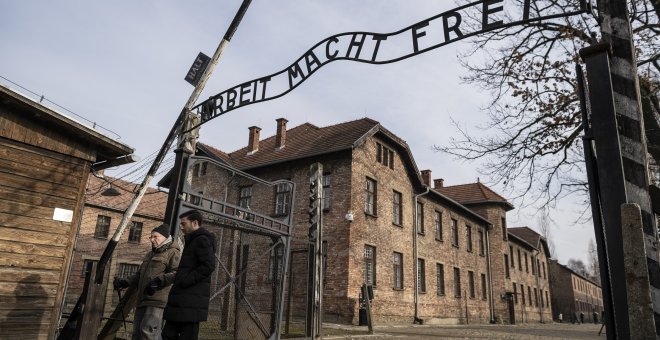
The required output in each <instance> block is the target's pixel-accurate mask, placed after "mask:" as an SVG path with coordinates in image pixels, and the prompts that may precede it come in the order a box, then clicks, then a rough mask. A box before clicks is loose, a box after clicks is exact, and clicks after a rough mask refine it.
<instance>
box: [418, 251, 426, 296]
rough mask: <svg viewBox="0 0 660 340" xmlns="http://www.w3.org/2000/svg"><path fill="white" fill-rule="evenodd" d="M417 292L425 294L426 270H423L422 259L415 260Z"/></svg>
mask: <svg viewBox="0 0 660 340" xmlns="http://www.w3.org/2000/svg"><path fill="white" fill-rule="evenodd" d="M417 291H418V292H420V293H424V292H426V269H425V268H424V259H417Z"/></svg>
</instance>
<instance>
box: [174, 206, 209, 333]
mask: <svg viewBox="0 0 660 340" xmlns="http://www.w3.org/2000/svg"><path fill="white" fill-rule="evenodd" d="M179 218H180V219H181V224H180V225H179V227H180V229H181V232H182V233H183V234H184V235H185V246H184V248H183V253H182V254H181V261H180V262H179V269H178V270H177V273H176V277H175V278H174V284H172V289H171V290H170V295H169V299H168V300H167V306H166V307H165V312H164V314H163V319H164V320H166V321H167V323H166V324H165V328H163V333H162V335H163V339H164V340H168V339H193V340H194V339H197V336H198V333H199V322H200V321H206V318H207V316H208V309H209V296H210V290H211V273H213V271H214V270H215V237H214V236H213V234H211V233H210V232H209V231H208V230H206V229H204V228H202V227H201V225H202V214H201V213H200V212H199V211H197V210H190V211H187V212H185V213H183V214H181V216H179Z"/></svg>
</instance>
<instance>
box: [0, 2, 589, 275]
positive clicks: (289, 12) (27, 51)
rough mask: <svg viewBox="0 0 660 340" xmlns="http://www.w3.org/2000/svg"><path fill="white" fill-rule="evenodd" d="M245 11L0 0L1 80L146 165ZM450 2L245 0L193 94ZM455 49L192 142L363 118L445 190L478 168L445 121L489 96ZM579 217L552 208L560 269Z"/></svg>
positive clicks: (334, 66)
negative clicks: (98, 129) (253, 129)
mask: <svg viewBox="0 0 660 340" xmlns="http://www.w3.org/2000/svg"><path fill="white" fill-rule="evenodd" d="M240 4H241V1H240V0H222V1H219V0H218V1H170V0H167V1H165V0H151V1H147V0H143V1H126V0H119V1H110V2H104V1H86V0H78V1H73V0H58V1H52V0H42V1H36V0H21V1H14V0H0V31H1V32H2V34H1V35H0V76H2V77H5V78H8V79H9V80H11V81H12V82H15V83H17V84H19V85H21V86H23V87H25V88H27V89H29V90H30V91H33V92H35V93H37V94H39V95H44V96H45V98H46V99H48V100H51V101H53V102H56V103H57V104H59V105H61V106H63V107H65V108H67V109H69V110H71V111H73V112H75V113H76V114H78V115H80V116H83V117H85V118H86V119H88V120H90V121H92V122H95V123H96V124H98V125H100V126H102V127H103V128H105V129H108V130H110V131H113V132H114V133H116V134H117V135H114V134H113V133H110V132H107V131H103V132H104V133H106V134H107V135H108V136H111V137H118V138H119V140H120V141H121V142H123V143H126V144H128V145H130V146H132V147H134V148H135V149H136V154H137V155H139V156H142V157H146V156H148V155H149V154H151V153H153V152H154V151H157V150H158V149H159V148H160V146H161V145H162V143H163V141H164V138H165V136H166V135H167V132H168V131H169V130H170V128H171V126H172V124H173V123H174V120H175V118H176V116H177V114H178V113H179V112H180V110H181V108H182V107H183V105H184V104H185V102H186V100H187V99H188V97H189V96H190V94H191V92H192V90H193V87H192V86H191V85H189V84H188V83H186V82H185V81H184V80H183V78H184V76H185V75H186V72H187V70H188V68H189V67H190V65H191V64H192V62H193V60H194V58H195V57H196V56H197V53H198V52H204V53H205V54H206V55H208V56H211V55H213V52H214V51H215V49H216V47H217V45H218V43H219V42H220V39H221V38H222V36H223V35H224V33H225V31H226V29H227V27H228V26H229V23H230V21H231V19H232V18H233V16H234V14H235V13H236V11H237V9H238V7H239V6H240ZM453 7H455V5H454V3H453V2H452V1H447V0H435V1H429V0H399V1H393V0H392V1H383V0H359V1H358V0H353V1H349V0H333V1H327V0H326V1H324V0H306V1H300V0H298V1H292V0H276V1H273V0H254V1H252V4H251V6H250V8H249V9H248V12H247V14H246V16H245V18H244V19H243V22H242V23H241V25H240V27H239V28H238V30H237V32H236V33H235V35H234V37H233V39H232V41H231V43H230V44H229V46H228V48H227V49H226V51H225V53H224V55H223V57H222V59H221V61H220V63H219V65H218V67H216V70H215V72H214V73H213V75H212V76H211V79H210V80H209V82H208V84H207V86H206V89H205V91H204V92H203V94H202V96H201V97H200V98H202V99H203V98H208V97H209V96H211V95H214V94H217V93H220V92H222V91H224V90H226V89H228V88H230V87H233V86H235V85H238V84H240V83H242V82H245V81H248V80H252V79H255V78H258V77H261V76H265V75H269V74H272V73H275V72H278V71H280V70H282V69H284V68H286V67H287V66H288V65H290V64H291V63H293V62H294V61H295V60H296V59H298V58H299V57H300V56H302V55H303V54H304V53H305V52H306V51H307V50H308V49H309V48H311V47H312V46H313V45H314V44H316V43H317V42H319V41H321V40H323V39H325V38H327V37H329V36H331V35H333V34H337V33H343V32H352V31H368V32H381V33H387V32H393V31H396V30H399V29H402V28H404V27H407V26H409V25H411V24H413V23H416V22H419V21H421V20H423V19H426V18H430V17H432V16H434V15H436V14H439V13H441V12H444V11H446V10H448V9H451V8H453ZM464 49H465V45H464V44H463V43H461V42H457V43H454V44H450V45H447V46H444V47H441V48H438V49H435V50H432V51H430V52H426V53H424V54H421V55H418V56H415V57H412V58H409V59H406V60H403V61H400V62H397V63H394V64H386V65H370V64H364V63H356V62H350V61H337V62H333V63H330V64H328V65H326V66H324V67H323V68H321V69H320V70H318V71H317V72H316V73H315V74H314V75H313V76H312V77H310V78H309V79H308V80H307V81H306V82H304V83H303V84H302V85H300V86H299V87H298V88H296V89H295V90H293V91H292V92H291V93H289V94H287V95H286V96H284V97H281V98H279V99H276V100H272V101H268V102H264V103H258V104H254V105H250V106H247V107H243V108H239V109H237V110H235V111H232V112H230V113H228V114H226V115H223V116H221V117H219V118H216V119H214V120H212V121H210V122H209V123H207V124H205V125H204V126H203V127H202V129H201V131H200V136H201V138H200V140H201V141H202V142H204V143H207V144H210V145H213V146H216V147H218V148H220V149H222V150H224V151H227V152H231V151H234V150H236V149H238V148H241V147H243V146H245V145H246V144H247V141H248V127H249V126H252V125H256V126H259V127H261V128H262V131H261V136H262V138H266V137H269V136H271V135H273V134H274V133H275V120H276V119H277V118H280V117H284V118H286V119H288V120H289V123H288V127H294V126H297V125H300V124H303V123H305V122H310V123H312V124H315V125H317V126H326V125H331V124H336V123H341V122H345V121H350V120H354V119H359V118H362V117H370V118H372V119H375V120H377V121H379V122H380V123H382V124H383V126H384V127H385V128H387V129H388V130H390V131H392V132H393V133H395V134H396V135H398V136H399V137H401V138H402V139H404V140H406V142H407V143H408V145H409V146H410V148H411V151H412V154H413V156H414V158H415V161H416V163H417V166H418V168H419V169H420V170H423V169H430V170H432V171H433V178H444V179H445V185H456V184H463V183H471V182H475V181H476V180H477V177H479V174H478V172H477V170H476V168H477V166H478V164H475V163H461V162H458V161H456V160H454V159H452V158H451V157H450V156H447V155H444V154H441V153H437V152H434V151H433V150H432V147H433V145H443V144H446V143H447V142H448V140H449V138H450V137H452V136H454V137H457V131H455V130H454V128H453V127H452V125H451V118H452V117H453V118H454V119H457V120H459V121H460V123H461V126H464V127H468V128H471V129H473V127H474V126H475V125H477V124H479V123H482V122H484V121H485V119H486V114H485V113H484V112H483V111H482V110H481V109H482V107H483V106H484V105H486V103H487V101H488V100H487V99H488V96H487V93H483V92H481V91H480V90H479V89H478V88H475V87H474V86H470V85H467V84H462V83H461V82H460V79H459V77H460V75H461V74H462V73H464V72H465V71H464V70H463V69H462V68H461V67H460V65H459V64H458V61H457V53H458V52H459V51H461V50H464ZM0 83H2V84H4V85H8V86H10V87H12V88H14V89H17V90H19V91H21V92H25V91H24V90H22V89H20V88H18V87H17V86H16V85H13V84H8V82H7V81H5V80H3V79H0ZM60 111H61V110H60ZM481 181H482V182H486V181H487V179H485V178H481ZM491 187H492V188H493V189H494V190H495V191H498V192H500V193H503V192H502V191H501V189H500V188H499V187H498V186H497V185H493V186H491ZM514 203H515V202H514ZM581 209H582V207H581V206H579V205H578V204H576V202H574V201H566V202H564V203H563V204H560V206H559V207H557V208H556V209H553V211H552V212H551V216H552V218H553V219H554V222H556V223H553V224H552V225H551V228H552V229H551V230H552V234H553V239H554V243H555V244H556V250H557V255H558V258H559V260H560V262H562V263H566V262H567V261H568V259H569V258H582V259H585V260H586V250H587V244H588V240H589V238H592V237H593V226H592V224H591V223H590V222H589V223H586V224H578V225H575V224H573V221H574V220H575V219H576V218H577V212H579V211H581ZM508 219H509V226H511V227H517V226H529V227H532V228H536V227H537V224H538V221H537V217H536V212H535V210H533V209H516V210H514V211H512V212H510V213H509V217H508Z"/></svg>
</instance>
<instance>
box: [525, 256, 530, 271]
mask: <svg viewBox="0 0 660 340" xmlns="http://www.w3.org/2000/svg"><path fill="white" fill-rule="evenodd" d="M525 272H527V273H529V262H528V261H527V253H525Z"/></svg>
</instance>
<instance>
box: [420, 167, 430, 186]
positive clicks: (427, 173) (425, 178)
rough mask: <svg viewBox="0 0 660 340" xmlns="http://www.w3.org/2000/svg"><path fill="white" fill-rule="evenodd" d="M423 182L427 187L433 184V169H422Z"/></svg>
mask: <svg viewBox="0 0 660 340" xmlns="http://www.w3.org/2000/svg"><path fill="white" fill-rule="evenodd" d="M422 182H424V184H425V185H426V186H427V187H428V186H431V170H422Z"/></svg>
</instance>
